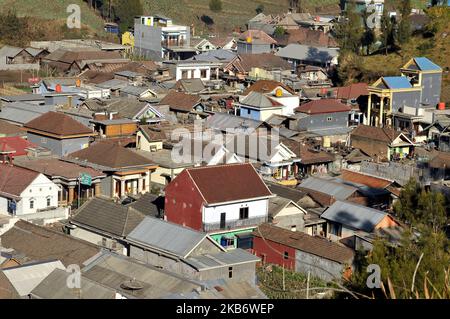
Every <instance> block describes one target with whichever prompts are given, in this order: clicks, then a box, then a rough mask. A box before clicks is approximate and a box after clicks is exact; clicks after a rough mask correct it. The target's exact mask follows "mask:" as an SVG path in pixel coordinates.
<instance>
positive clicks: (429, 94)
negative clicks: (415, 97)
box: [422, 73, 442, 106]
mask: <svg viewBox="0 0 450 319" xmlns="http://www.w3.org/2000/svg"><path fill="white" fill-rule="evenodd" d="M441 85H442V73H425V74H422V103H424V104H430V106H436V105H437V104H438V103H439V102H441V99H440V97H441Z"/></svg>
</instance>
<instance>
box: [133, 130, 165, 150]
mask: <svg viewBox="0 0 450 319" xmlns="http://www.w3.org/2000/svg"><path fill="white" fill-rule="evenodd" d="M138 141H139V143H138ZM151 147H156V150H157V151H158V150H162V148H163V142H162V141H152V142H150V141H149V140H147V138H146V137H145V136H144V134H142V132H141V131H139V132H137V134H136V148H137V149H138V150H142V151H146V152H150V148H151Z"/></svg>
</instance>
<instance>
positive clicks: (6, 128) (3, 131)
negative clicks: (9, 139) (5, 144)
mask: <svg viewBox="0 0 450 319" xmlns="http://www.w3.org/2000/svg"><path fill="white" fill-rule="evenodd" d="M1 135H6V136H16V135H25V131H24V130H22V129H21V128H20V127H19V126H17V125H14V124H10V123H9V122H6V121H3V120H0V136H1Z"/></svg>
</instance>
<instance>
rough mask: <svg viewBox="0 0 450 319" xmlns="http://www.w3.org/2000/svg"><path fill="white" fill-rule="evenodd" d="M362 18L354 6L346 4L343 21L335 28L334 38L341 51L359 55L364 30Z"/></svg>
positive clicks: (350, 3) (353, 4)
mask: <svg viewBox="0 0 450 319" xmlns="http://www.w3.org/2000/svg"><path fill="white" fill-rule="evenodd" d="M361 19H362V16H361V14H359V13H358V12H357V10H356V4H355V3H354V2H353V1H351V2H349V3H348V6H347V9H346V11H345V14H344V17H343V19H342V20H341V21H340V22H339V23H338V24H337V26H336V30H335V32H336V38H337V40H338V41H339V44H340V48H341V50H342V51H352V52H354V53H357V54H358V53H359V51H360V48H361V39H362V36H363V32H364V29H363V27H362V23H361V22H362V21H361Z"/></svg>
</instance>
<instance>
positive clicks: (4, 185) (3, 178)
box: [0, 163, 39, 196]
mask: <svg viewBox="0 0 450 319" xmlns="http://www.w3.org/2000/svg"><path fill="white" fill-rule="evenodd" d="M38 176H39V173H38V172H34V171H31V170H28V169H25V168H21V167H17V166H11V165H9V164H1V163H0V194H1V193H3V194H4V195H6V196H8V195H13V196H20V194H22V192H23V191H24V190H25V189H26V188H27V187H28V186H29V185H30V184H31V183H32V182H33V181H34V180H35V179H36V178H37V177H38Z"/></svg>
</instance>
